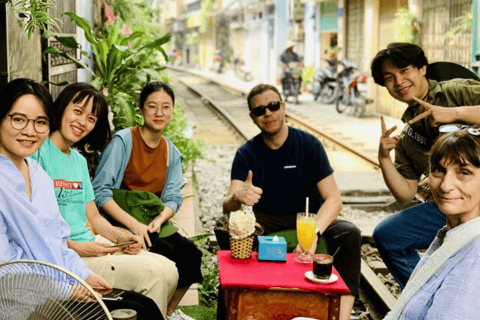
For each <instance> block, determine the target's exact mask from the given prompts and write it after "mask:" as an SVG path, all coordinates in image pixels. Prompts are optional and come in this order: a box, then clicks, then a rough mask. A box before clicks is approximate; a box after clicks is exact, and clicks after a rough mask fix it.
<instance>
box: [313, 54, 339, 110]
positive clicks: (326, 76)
mask: <svg viewBox="0 0 480 320" xmlns="http://www.w3.org/2000/svg"><path fill="white" fill-rule="evenodd" d="M324 60H325V61H327V62H328V66H327V67H326V68H324V69H317V70H315V73H314V75H313V81H312V84H311V85H310V86H309V88H308V89H309V90H310V92H311V93H312V95H313V101H317V99H318V97H319V96H320V94H321V93H322V89H323V87H324V86H325V84H326V83H328V82H332V83H333V82H335V81H336V80H335V75H336V73H337V61H336V60H333V59H324ZM324 96H327V95H326V94H325V95H324Z"/></svg>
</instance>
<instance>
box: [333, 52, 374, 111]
mask: <svg viewBox="0 0 480 320" xmlns="http://www.w3.org/2000/svg"><path fill="white" fill-rule="evenodd" d="M339 63H340V64H341V65H343V67H344V68H343V70H342V71H341V72H340V73H339V74H338V78H337V84H338V93H337V97H336V109H337V111H338V113H343V112H344V111H345V110H347V108H349V107H350V108H352V111H353V112H352V113H353V115H354V116H356V117H359V118H360V117H362V116H363V114H364V113H365V107H366V105H367V104H369V103H372V102H373V99H369V98H367V75H366V74H363V73H361V74H358V73H357V72H356V70H358V66H357V65H356V64H355V63H353V62H351V61H348V60H345V59H342V60H340V61H339Z"/></svg>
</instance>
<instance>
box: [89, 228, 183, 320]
mask: <svg viewBox="0 0 480 320" xmlns="http://www.w3.org/2000/svg"><path fill="white" fill-rule="evenodd" d="M95 242H100V243H111V242H110V241H109V240H108V239H105V238H104V237H102V236H99V235H97V236H95ZM82 260H83V262H84V263H85V265H86V266H87V268H89V269H90V270H92V271H93V272H94V273H96V274H98V275H100V276H102V277H103V278H104V279H105V280H106V281H107V282H108V283H109V284H110V285H111V286H113V287H114V288H118V289H123V290H131V291H135V292H138V293H141V294H143V295H145V296H147V297H149V298H151V299H152V300H153V301H155V303H156V304H157V306H158V308H159V309H160V311H161V312H162V314H163V316H164V317H166V315H167V305H168V302H169V301H170V299H171V297H172V295H173V293H174V292H175V289H176V288H177V283H178V271H177V267H176V266H175V263H174V262H173V261H171V260H169V259H167V258H165V257H164V256H162V255H159V254H155V253H151V252H148V251H145V250H142V251H140V253H138V254H136V255H129V254H125V253H123V252H121V251H118V252H116V253H115V254H113V255H110V254H109V255H105V256H102V257H88V258H82Z"/></svg>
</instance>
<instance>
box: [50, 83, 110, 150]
mask: <svg viewBox="0 0 480 320" xmlns="http://www.w3.org/2000/svg"><path fill="white" fill-rule="evenodd" d="M85 98H87V102H88V101H90V100H91V99H93V104H92V113H95V114H96V115H97V123H96V124H95V127H94V128H93V130H92V132H90V133H89V134H88V135H87V136H86V137H85V138H83V139H82V140H80V141H78V142H77V143H75V147H76V148H80V149H81V148H83V147H85V148H87V149H88V150H89V151H101V150H103V149H104V148H105V147H106V146H107V144H108V143H109V142H110V140H111V139H112V131H111V130H110V123H109V122H108V113H109V110H108V104H107V101H106V100H105V97H104V96H103V94H102V93H100V91H98V90H97V89H95V87H94V86H92V85H91V84H89V83H85V82H78V83H72V84H69V85H68V86H66V87H65V88H64V89H63V90H62V92H61V93H60V95H59V96H58V97H57V99H55V102H54V104H53V106H54V109H55V111H56V114H57V121H55V125H54V130H60V126H61V123H62V118H63V114H64V113H65V109H66V108H67V106H68V104H69V103H70V102H73V103H79V102H82V101H83V100H84V99H85Z"/></svg>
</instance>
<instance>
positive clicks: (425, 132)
mask: <svg viewBox="0 0 480 320" xmlns="http://www.w3.org/2000/svg"><path fill="white" fill-rule="evenodd" d="M427 64H428V62H427V58H426V57H425V53H424V52H423V50H422V48H420V47H419V46H417V45H414V44H409V43H391V44H389V45H388V47H387V49H384V50H381V51H380V52H378V53H377V55H376V57H375V58H374V59H373V61H372V65H371V70H372V75H373V78H374V80H375V83H377V84H379V85H381V86H384V87H386V88H387V90H388V92H389V93H390V95H391V96H392V97H393V98H395V99H397V100H398V101H401V102H405V103H406V104H408V108H407V109H406V110H405V113H404V114H403V116H402V121H403V122H404V123H405V127H404V129H403V130H402V132H401V134H400V135H399V136H391V135H392V133H393V132H394V131H395V129H396V127H392V128H387V126H386V125H385V122H384V120H383V117H382V118H381V128H382V136H381V138H380V146H379V150H378V159H379V163H380V167H381V169H382V174H383V178H384V180H385V183H386V184H387V186H388V188H389V189H390V191H391V192H392V194H393V196H394V197H395V199H396V200H397V201H398V202H400V203H402V204H408V203H409V202H410V201H412V200H413V198H414V197H415V194H416V193H417V190H418V185H419V181H420V179H421V177H422V175H423V174H428V152H429V150H430V148H431V146H432V145H433V142H434V141H435V139H437V138H438V136H439V125H442V124H446V123H463V124H480V82H478V81H475V80H471V79H452V80H447V81H441V82H437V81H435V80H432V79H427V78H426V73H427ZM393 149H395V161H392V159H391V157H390V151H391V150H393ZM444 225H445V215H444V214H443V213H441V212H440V210H439V209H438V208H437V206H436V205H435V203H434V202H433V201H432V202H426V203H423V204H420V205H417V206H415V207H412V208H410V209H406V210H403V211H400V212H398V213H396V214H394V215H392V216H390V217H388V218H386V219H385V220H384V221H382V222H381V223H380V224H379V225H378V226H377V227H376V228H375V230H374V233H373V237H374V239H375V243H376V245H377V248H378V250H379V252H380V254H381V256H382V258H383V260H384V262H385V264H386V265H387V267H388V268H389V270H390V272H391V273H392V274H393V276H394V277H395V279H396V280H397V282H398V283H399V284H400V286H401V287H402V288H403V287H405V284H406V283H407V281H408V279H409V277H410V274H411V273H412V271H413V269H414V268H415V266H416V265H417V263H418V261H419V259H420V257H419V255H418V253H417V251H416V249H426V248H428V246H429V245H430V243H431V242H432V241H433V239H434V238H435V235H436V233H437V231H438V230H439V229H440V228H441V227H443V226H444Z"/></svg>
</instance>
